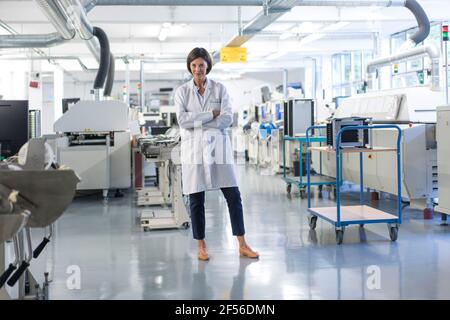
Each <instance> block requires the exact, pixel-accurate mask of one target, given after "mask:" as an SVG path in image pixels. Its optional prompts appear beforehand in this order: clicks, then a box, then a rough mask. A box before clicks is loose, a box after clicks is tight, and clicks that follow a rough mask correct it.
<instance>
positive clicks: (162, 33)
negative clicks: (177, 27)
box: [158, 22, 172, 41]
mask: <svg viewBox="0 0 450 320" xmlns="http://www.w3.org/2000/svg"><path fill="white" fill-rule="evenodd" d="M171 26H172V24H171V23H168V22H165V23H163V25H162V27H161V29H160V30H159V36H158V39H159V41H164V40H166V39H167V36H168V35H169V32H170V27H171Z"/></svg>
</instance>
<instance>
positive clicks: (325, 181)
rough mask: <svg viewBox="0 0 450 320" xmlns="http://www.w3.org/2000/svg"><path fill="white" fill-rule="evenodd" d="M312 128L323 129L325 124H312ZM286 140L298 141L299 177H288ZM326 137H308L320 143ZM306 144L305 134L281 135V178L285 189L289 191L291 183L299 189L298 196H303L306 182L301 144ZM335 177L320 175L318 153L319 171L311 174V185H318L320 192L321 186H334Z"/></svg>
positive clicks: (325, 139)
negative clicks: (296, 135)
mask: <svg viewBox="0 0 450 320" xmlns="http://www.w3.org/2000/svg"><path fill="white" fill-rule="evenodd" d="M313 128H318V129H324V128H326V127H325V126H314V127H313ZM286 141H297V142H298V143H299V161H298V162H299V178H298V179H296V177H289V176H288V175H287V173H286ZM326 141H327V138H326V137H320V136H318V137H309V142H311V143H312V142H316V143H319V144H320V145H322V143H324V142H326ZM304 144H306V145H307V144H308V139H307V137H306V136H300V137H290V136H284V137H283V180H284V181H285V182H286V191H287V193H291V190H292V185H296V186H297V187H298V188H299V189H300V197H301V198H304V197H305V194H306V188H307V183H306V181H305V178H306V177H305V176H303V145H304ZM335 184H336V183H335V179H332V178H330V177H327V176H324V175H322V154H321V155H320V171H319V173H318V174H316V175H313V176H311V185H312V186H318V188H319V192H322V188H323V186H335Z"/></svg>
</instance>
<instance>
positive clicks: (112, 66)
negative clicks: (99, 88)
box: [103, 53, 116, 97]
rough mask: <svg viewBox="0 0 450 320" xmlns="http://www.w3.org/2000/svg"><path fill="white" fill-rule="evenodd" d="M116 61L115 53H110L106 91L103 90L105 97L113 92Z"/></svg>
mask: <svg viewBox="0 0 450 320" xmlns="http://www.w3.org/2000/svg"><path fill="white" fill-rule="evenodd" d="M115 65H116V64H115V61H114V55H113V54H112V53H110V55H109V70H108V77H107V78H106V84H105V91H104V92H103V95H104V96H105V97H110V96H111V92H112V87H113V84H114V73H115Z"/></svg>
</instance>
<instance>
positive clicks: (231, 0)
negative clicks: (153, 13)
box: [84, 0, 264, 10]
mask: <svg viewBox="0 0 450 320" xmlns="http://www.w3.org/2000/svg"><path fill="white" fill-rule="evenodd" d="M263 2H264V1H263V0H89V1H87V2H86V3H85V5H84V6H85V8H89V10H91V9H92V8H93V7H95V6H261V5H262V4H263Z"/></svg>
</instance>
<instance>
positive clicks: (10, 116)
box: [0, 100, 28, 158]
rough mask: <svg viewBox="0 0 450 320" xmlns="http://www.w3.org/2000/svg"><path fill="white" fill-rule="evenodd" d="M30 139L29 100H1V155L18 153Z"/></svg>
mask: <svg viewBox="0 0 450 320" xmlns="http://www.w3.org/2000/svg"><path fill="white" fill-rule="evenodd" d="M27 141H28V100H0V145H1V146H0V150H1V153H0V156H1V157H2V158H8V157H10V156H13V155H15V154H17V153H18V152H19V150H20V148H21V147H22V146H23V145H24V144H25V143H26V142H27Z"/></svg>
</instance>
